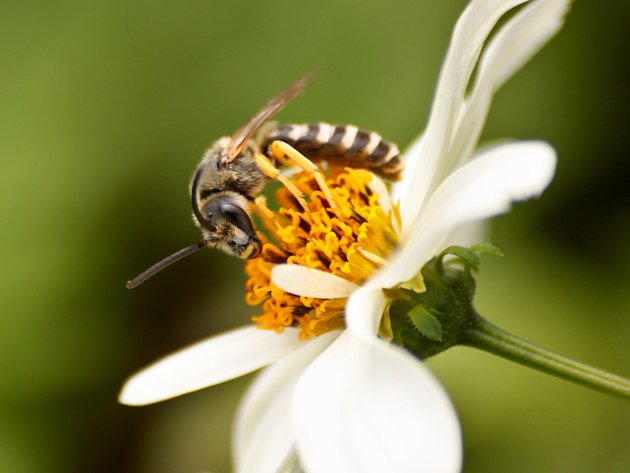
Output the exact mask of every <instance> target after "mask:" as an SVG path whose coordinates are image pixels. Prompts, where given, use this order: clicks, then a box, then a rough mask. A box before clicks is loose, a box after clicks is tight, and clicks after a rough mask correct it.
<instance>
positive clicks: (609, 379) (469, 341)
mask: <svg viewBox="0 0 630 473" xmlns="http://www.w3.org/2000/svg"><path fill="white" fill-rule="evenodd" d="M462 341H463V343H464V344H465V345H469V346H472V347H475V348H479V349H481V350H485V351H488V352H490V353H493V354H495V355H499V356H501V357H503V358H507V359H509V360H512V361H516V362H517V363H520V364H522V365H525V366H529V367H531V368H535V369H537V370H539V371H544V372H545V373H549V374H552V375H554V376H558V377H559V378H563V379H566V380H568V381H572V382H574V383H577V384H581V385H583V386H587V387H589V388H592V389H596V390H599V391H602V392H605V393H608V394H612V395H615V396H620V397H624V398H630V380H628V379H625V378H622V377H621V376H617V375H614V374H611V373H607V372H605V371H602V370H599V369H596V368H593V367H591V366H588V365H585V364H583V363H578V362H577V361H573V360H570V359H568V358H565V357H563V356H560V355H558V354H556V353H553V352H551V351H549V350H545V349H544V348H541V347H539V346H536V345H534V344H532V343H529V342H526V341H524V340H521V339H520V338H518V337H515V336H514V335H512V334H510V333H507V332H505V331H503V330H501V329H500V328H498V327H496V326H494V325H492V324H491V323H490V322H488V321H486V320H485V319H483V318H482V317H481V316H479V315H477V316H476V317H474V319H473V323H472V325H471V326H470V328H469V329H468V330H467V332H466V334H465V335H464V339H463V340H462Z"/></svg>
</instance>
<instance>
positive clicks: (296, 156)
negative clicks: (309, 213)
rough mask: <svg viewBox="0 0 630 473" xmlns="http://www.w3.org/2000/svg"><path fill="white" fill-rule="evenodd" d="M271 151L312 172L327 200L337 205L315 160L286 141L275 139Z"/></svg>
mask: <svg viewBox="0 0 630 473" xmlns="http://www.w3.org/2000/svg"><path fill="white" fill-rule="evenodd" d="M269 152H270V154H271V155H272V156H273V157H274V158H275V159H276V160H277V161H283V160H284V159H285V158H286V159H289V160H291V161H292V162H293V163H294V164H295V165H296V166H298V167H300V168H302V169H303V170H304V171H306V172H308V173H310V174H311V175H312V176H313V178H314V179H315V182H317V185H318V186H319V188H320V189H321V190H322V192H323V193H324V195H325V196H326V200H327V201H328V203H329V204H330V206H331V207H332V208H333V209H334V208H336V207H337V204H336V203H335V198H334V196H333V194H332V192H331V190H330V188H329V187H328V184H326V180H325V179H324V176H323V175H322V173H321V172H319V171H318V170H317V166H316V165H315V164H314V163H313V161H311V160H310V159H308V158H307V157H306V156H304V155H303V154H302V153H300V152H299V151H298V150H297V149H295V148H294V147H293V146H291V145H289V144H287V143H285V142H284V141H279V140H276V141H273V142H272V143H271V145H269ZM270 164H271V163H270ZM263 172H264V171H263Z"/></svg>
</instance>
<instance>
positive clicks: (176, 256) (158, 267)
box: [127, 240, 208, 289]
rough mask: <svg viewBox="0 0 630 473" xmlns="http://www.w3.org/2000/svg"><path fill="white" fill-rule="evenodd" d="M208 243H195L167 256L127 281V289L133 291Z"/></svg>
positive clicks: (203, 241) (204, 241)
mask: <svg viewBox="0 0 630 473" xmlns="http://www.w3.org/2000/svg"><path fill="white" fill-rule="evenodd" d="M206 243H208V242H207V241H206V240H201V241H200V242H197V243H193V244H192V245H190V246H187V247H186V248H182V249H181V250H179V251H177V252H175V253H173V254H172V255H170V256H167V257H166V258H164V259H163V260H162V261H159V262H157V263H155V264H154V265H153V266H151V267H150V268H149V269H147V270H146V271H144V272H143V273H142V274H140V275H139V276H136V277H135V278H133V279H132V280H130V281H127V289H133V288H134V287H136V286H139V285H140V284H142V283H143V282H144V281H146V280H147V279H149V278H150V277H151V276H153V275H155V274H156V273H158V272H160V271H162V270H163V269H164V268H166V267H167V266H170V265H171V264H173V263H175V262H176V261H179V260H180V259H182V258H185V257H186V256H188V255H190V254H192V253H194V252H196V251H199V250H200V249H201V248H203V247H204V246H206Z"/></svg>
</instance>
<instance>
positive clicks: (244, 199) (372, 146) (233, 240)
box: [127, 73, 403, 289]
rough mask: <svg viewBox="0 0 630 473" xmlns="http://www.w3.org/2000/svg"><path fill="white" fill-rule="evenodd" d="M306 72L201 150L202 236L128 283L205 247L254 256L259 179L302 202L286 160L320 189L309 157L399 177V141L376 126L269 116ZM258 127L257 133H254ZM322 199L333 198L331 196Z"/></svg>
mask: <svg viewBox="0 0 630 473" xmlns="http://www.w3.org/2000/svg"><path fill="white" fill-rule="evenodd" d="M312 76H313V73H310V74H307V75H306V76H304V77H302V78H301V79H299V80H298V81H297V82H295V83H294V84H293V85H291V86H290V87H289V88H287V89H286V90H284V91H282V92H281V93H280V94H278V95H277V96H275V97H274V98H273V99H271V100H270V101H269V102H268V103H267V104H266V105H265V106H264V107H263V108H262V109H261V110H260V111H259V112H258V113H257V114H256V115H254V116H253V117H252V118H251V119H250V120H248V121H247V122H245V124H244V125H243V126H242V127H241V128H240V129H239V130H238V131H237V132H236V133H235V134H234V135H233V136H232V137H223V138H220V139H219V140H217V141H216V142H215V143H214V144H213V145H212V146H211V147H210V148H209V149H208V150H207V151H206V153H205V154H204V156H203V158H202V159H201V162H200V163H199V165H198V166H197V169H196V171H195V173H194V175H193V179H192V182H191V184H190V198H191V203H192V210H193V222H194V224H195V225H196V226H197V227H198V228H199V229H200V231H201V234H202V240H201V241H199V242H197V243H194V244H192V245H190V246H188V247H186V248H183V249H181V250H179V251H177V252H176V253H174V254H172V255H170V256H168V257H166V258H164V259H163V260H161V261H159V262H158V263H156V264H154V265H153V266H151V267H150V268H149V269H147V270H146V271H144V272H143V273H142V274H140V275H139V276H137V277H136V278H134V279H132V280H130V281H128V282H127V287H128V288H130V289H131V288H134V287H136V286H138V285H139V284H141V283H143V282H144V281H146V280H147V279H148V278H150V277H151V276H153V275H154V274H156V273H157V272H158V271H161V270H162V269H164V268H165V267H167V266H169V265H171V264H172V263H175V262H176V261H179V260H180V259H182V258H184V257H186V256H188V255H190V254H192V253H194V252H196V251H198V250H200V249H201V248H204V247H208V248H217V249H219V250H222V251H223V252H225V253H227V254H229V255H232V256H236V257H238V258H241V259H252V258H256V257H258V256H259V255H260V253H261V251H262V242H261V240H260V238H259V236H258V234H257V232H256V229H255V227H254V224H253V222H252V214H253V212H254V210H255V208H256V206H257V204H259V203H260V202H261V201H260V197H259V196H260V194H261V192H262V190H263V188H264V187H265V185H266V184H267V183H268V182H269V181H270V180H271V179H278V180H280V181H281V182H282V183H283V184H284V185H285V186H286V187H287V188H288V189H289V190H290V191H291V192H293V193H294V195H295V197H296V199H297V200H298V201H299V202H301V203H304V201H303V200H301V193H300V192H299V191H298V190H297V188H295V186H293V185H292V183H291V182H290V181H289V180H288V179H286V178H285V177H284V176H282V175H281V174H280V172H279V171H278V169H277V168H276V165H280V164H282V163H283V162H284V161H285V160H290V161H293V164H296V165H297V166H299V167H301V168H302V169H303V170H305V171H307V172H310V173H312V174H313V175H314V177H315V178H316V180H317V182H318V183H319V184H320V187H322V189H323V190H324V191H325V192H326V190H327V186H326V184H325V181H324V179H323V177H322V175H321V174H320V173H319V171H318V170H317V167H316V166H315V165H314V164H313V162H312V161H326V162H327V163H329V165H331V166H350V167H355V168H365V169H369V170H371V171H373V172H375V173H377V174H380V175H382V176H383V177H386V178H388V179H392V180H396V179H398V177H399V175H400V172H401V171H402V167H403V164H402V161H401V160H400V157H399V152H398V148H397V147H396V145H394V144H392V143H390V142H388V141H385V140H384V139H382V138H381V136H380V135H378V134H377V133H375V132H369V131H365V130H361V129H359V128H357V127H355V126H353V125H330V124H328V123H317V124H305V125H277V124H273V123H268V120H269V119H270V118H271V117H272V116H273V115H275V114H276V113H277V112H278V111H280V110H281V109H282V108H283V107H284V106H285V105H286V104H287V103H288V102H289V101H290V100H291V99H293V98H294V97H295V96H297V95H298V94H299V93H300V92H302V90H303V89H304V88H305V87H306V85H307V84H308V82H309V81H310V79H311V78H312ZM263 125H266V126H263ZM257 133H258V134H259V136H258V137H257V139H254V136H255V135H256V134H257ZM305 155H306V156H308V158H307V157H306V156H305ZM329 201H331V204H332V199H329Z"/></svg>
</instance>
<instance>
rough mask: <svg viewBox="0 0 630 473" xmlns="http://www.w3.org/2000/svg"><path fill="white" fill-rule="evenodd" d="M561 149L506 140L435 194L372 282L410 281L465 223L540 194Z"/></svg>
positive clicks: (376, 283) (385, 284)
mask: <svg viewBox="0 0 630 473" xmlns="http://www.w3.org/2000/svg"><path fill="white" fill-rule="evenodd" d="M555 164H556V154H555V151H554V150H553V148H552V147H551V146H549V145H548V144H547V143H543V142H540V141H522V142H516V143H510V144H502V145H499V146H496V147H494V148H491V149H488V150H486V151H485V152H484V153H483V154H481V155H479V157H477V158H475V159H473V160H472V161H470V162H469V163H467V164H465V165H464V166H462V167H461V168H459V169H458V170H457V171H455V172H454V173H453V174H451V175H450V176H449V177H448V178H447V179H446V180H445V181H444V182H443V183H442V184H441V185H440V187H439V188H438V189H436V191H435V192H434V193H433V194H432V195H431V197H430V199H429V201H428V202H427V205H426V207H425V209H424V210H423V212H422V215H421V216H420V218H419V220H418V221H417V222H416V225H415V226H414V228H413V229H412V230H411V231H410V234H409V239H408V241H407V242H406V243H405V244H404V245H403V246H402V247H401V248H400V250H399V251H398V252H397V253H396V254H395V255H394V256H393V257H392V261H391V262H390V264H389V265H388V266H387V267H386V268H385V270H384V271H381V272H379V273H377V274H376V276H375V277H374V279H373V281H371V283H373V284H375V285H379V286H380V287H393V286H395V285H397V284H399V283H401V282H403V281H407V280H409V279H410V278H411V277H413V276H414V275H415V274H417V272H418V271H420V269H421V268H422V266H424V264H425V263H426V262H427V261H429V260H430V259H431V258H432V257H433V256H435V255H436V254H437V253H438V252H439V251H440V250H442V249H444V243H445V242H446V241H447V238H448V236H449V234H450V233H451V232H452V231H453V230H454V229H456V228H457V227H458V226H459V225H460V224H463V223H467V222H471V221H474V220H479V219H484V218H489V217H492V216H494V215H497V214H500V213H503V212H506V211H507V210H508V209H509V208H510V204H511V203H512V202H513V201H519V200H524V199H528V198H531V197H534V196H537V195H539V194H540V193H541V192H542V191H543V190H544V189H545V188H546V187H547V185H548V184H549V182H550V181H551V178H552V177H553V173H554V169H555Z"/></svg>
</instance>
